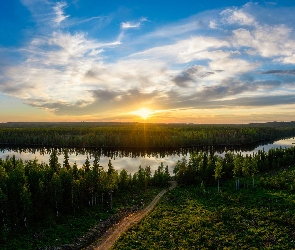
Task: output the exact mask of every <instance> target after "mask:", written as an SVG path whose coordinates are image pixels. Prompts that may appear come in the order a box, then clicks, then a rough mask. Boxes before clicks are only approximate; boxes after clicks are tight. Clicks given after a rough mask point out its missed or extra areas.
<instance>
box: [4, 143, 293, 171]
mask: <svg viewBox="0 0 295 250" xmlns="http://www.w3.org/2000/svg"><path fill="white" fill-rule="evenodd" d="M292 143H295V139H294V138H289V139H284V140H279V141H276V142H274V143H273V144H268V145H262V146H259V147H256V148H255V149H254V150H252V151H237V152H241V153H242V154H243V155H246V154H252V153H253V152H257V151H258V150H263V149H264V151H266V152H267V151H268V150H269V149H270V148H279V147H282V148H285V147H286V148H288V147H292V146H294V145H293V144H292ZM13 155H15V157H16V158H21V159H22V160H24V161H26V160H34V158H35V157H36V158H37V159H38V162H45V163H48V161H49V154H44V155H43V154H41V153H40V152H37V151H36V152H35V153H32V152H21V153H20V152H17V151H13V150H4V151H0V158H2V159H5V158H6V157H12V156H13ZM219 155H224V153H221V154H219ZM189 156H190V154H189V153H187V154H186V155H176V154H175V155H166V156H164V157H160V156H159V155H158V156H145V157H142V156H139V157H121V158H120V157H107V156H101V157H100V161H99V164H100V165H101V166H103V167H104V168H105V169H107V168H108V163H109V160H111V162H112V164H113V166H114V167H115V169H117V170H119V171H121V170H122V169H126V170H127V171H128V172H129V173H134V172H137V171H138V167H139V166H142V167H146V166H150V167H151V170H152V171H154V170H156V169H157V168H158V166H159V165H160V164H161V162H163V163H164V165H165V166H166V165H168V166H169V171H170V173H171V174H172V172H173V169H174V167H175V164H176V163H177V161H178V160H180V159H181V158H182V157H185V158H187V159H188V158H189ZM86 157H87V154H76V153H72V154H69V162H70V164H71V165H73V164H74V162H76V163H77V165H78V167H81V166H82V165H83V164H84V162H85V160H86ZM63 160H64V159H63V155H59V162H60V164H61V165H62V163H63ZM90 162H91V164H92V163H93V157H92V158H90Z"/></svg>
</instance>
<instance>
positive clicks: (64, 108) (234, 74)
mask: <svg viewBox="0 0 295 250" xmlns="http://www.w3.org/2000/svg"><path fill="white" fill-rule="evenodd" d="M0 7H1V8H0V17H1V18H0V58H1V60H0V107H1V108H0V122H17V121H21V122H37V121H40V122H42V121H45V122H52V121H63V122H65V121H69V122H76V121H85V122H87V121H102V122H109V121H112V122H161V123H162V122H164V123H203V124H209V123H210V124H212V123H250V122H268V121H291V120H295V118H294V109H295V15H294V13H295V3H294V1H293V0H285V1H284V0H282V1H280V0H274V1H271V0H270V1H242V0H235V1H233V0H232V1H231V0H229V1H216V0H206V1H193V0H182V1H179V0H169V1H168V0H167V1H161V0H157V1H155V0H149V1H139V0H125V1H118V0H117V1H116V0H112V1H99V0H67V1H56V0H55V1H52V0H10V1H1V3H0Z"/></svg>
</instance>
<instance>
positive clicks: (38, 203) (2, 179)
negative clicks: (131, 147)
mask: <svg viewBox="0 0 295 250" xmlns="http://www.w3.org/2000/svg"><path fill="white" fill-rule="evenodd" d="M169 179H170V175H169V171H168V166H164V165H163V163H162V164H161V165H160V166H159V167H158V169H157V170H155V171H154V173H152V171H151V168H150V167H149V166H147V167H145V168H143V167H141V166H139V169H138V171H137V172H136V173H134V174H133V175H132V174H130V173H128V172H127V171H126V170H124V169H123V170H122V171H120V172H118V170H116V169H115V168H114V166H113V164H112V162H111V161H109V164H108V168H107V169H104V168H103V167H102V166H100V165H99V157H98V156H97V155H95V156H94V160H93V164H91V163H90V160H89V158H88V157H87V158H86V160H85V163H84V164H83V166H81V167H78V166H77V164H76V163H74V164H73V165H72V166H71V165H70V164H69V156H68V151H67V150H66V149H65V150H64V161H63V164H62V165H61V164H59V163H58V154H57V152H56V151H55V150H53V151H52V153H51V155H50V159H49V163H48V164H47V163H38V160H37V159H35V160H30V161H25V162H24V161H22V160H21V159H16V158H15V157H14V156H13V157H11V158H8V157H7V158H6V159H4V160H3V159H0V235H2V236H3V235H4V234H7V233H13V232H14V230H20V229H25V228H29V227H31V226H32V225H34V224H35V223H38V222H40V221H46V220H48V219H52V220H59V219H60V218H61V217H63V216H66V215H70V214H75V213H77V212H79V211H81V210H82V209H84V208H85V207H89V206H97V208H98V209H108V210H111V209H112V204H113V197H116V194H118V193H124V192H133V190H135V189H146V188H148V187H151V186H153V187H156V186H158V187H165V186H167V185H168V181H169ZM1 238H2V239H4V238H5V237H4V236H3V237H0V239H1Z"/></svg>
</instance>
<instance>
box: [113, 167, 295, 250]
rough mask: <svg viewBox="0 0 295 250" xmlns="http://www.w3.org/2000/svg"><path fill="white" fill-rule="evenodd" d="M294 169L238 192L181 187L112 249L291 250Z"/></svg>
mask: <svg viewBox="0 0 295 250" xmlns="http://www.w3.org/2000/svg"><path fill="white" fill-rule="evenodd" d="M294 169H295V168H294V167H293V168H288V169H287V170H281V171H279V172H277V173H275V174H274V173H272V175H271V176H269V177H267V175H268V174H265V175H263V176H262V177H261V181H258V182H257V185H256V187H254V188H253V187H252V186H251V187H249V188H241V189H240V191H235V186H234V182H233V181H232V180H227V181H226V182H224V183H223V186H222V188H221V191H220V192H217V190H216V188H215V187H212V186H211V187H206V188H205V190H204V187H202V188H201V187H200V185H199V186H192V185H190V186H183V185H181V186H179V187H177V188H175V189H174V190H172V191H170V192H169V193H168V194H167V195H166V196H164V198H163V199H162V200H161V203H160V204H159V205H158V206H157V207H156V209H155V210H154V211H152V212H151V213H150V214H149V215H148V216H147V217H146V218H144V219H143V221H142V222H140V223H139V224H137V225H136V226H133V227H132V228H131V229H130V230H128V231H127V232H126V233H125V234H124V235H123V236H122V237H121V238H120V239H119V241H118V242H117V243H116V244H115V246H114V247H113V249H294V248H295V229H294V224H295V203H294V200H295V193H294V189H292V188H289V187H291V185H293V186H294V184H295V182H294V171H295V170H294ZM283 177H284V178H287V179H288V181H287V182H288V184H286V182H285V180H283ZM249 178H250V177H249ZM275 180H276V181H275ZM250 181H251V178H250ZM273 183H276V184H274V185H273ZM285 185H287V187H288V188H284V190H282V189H281V187H286V186H285Z"/></svg>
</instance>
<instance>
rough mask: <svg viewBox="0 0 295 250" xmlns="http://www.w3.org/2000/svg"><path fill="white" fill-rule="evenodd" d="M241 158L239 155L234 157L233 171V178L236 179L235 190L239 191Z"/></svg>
mask: <svg viewBox="0 0 295 250" xmlns="http://www.w3.org/2000/svg"><path fill="white" fill-rule="evenodd" d="M242 161H243V158H242V156H241V155H236V157H235V158H234V169H233V176H234V178H235V179H236V190H237V191H238V190H240V177H241V169H242V164H243V162H242Z"/></svg>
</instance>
